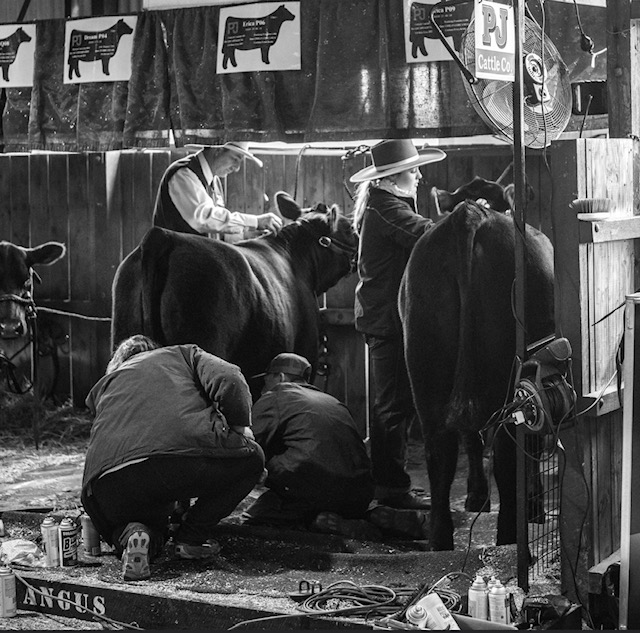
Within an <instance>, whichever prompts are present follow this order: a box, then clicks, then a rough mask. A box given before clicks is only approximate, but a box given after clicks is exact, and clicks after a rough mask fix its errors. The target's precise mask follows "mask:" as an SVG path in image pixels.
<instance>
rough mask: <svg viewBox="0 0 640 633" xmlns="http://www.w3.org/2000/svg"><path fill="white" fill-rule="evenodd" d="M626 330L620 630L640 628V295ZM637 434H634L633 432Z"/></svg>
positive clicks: (630, 301)
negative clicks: (639, 361)
mask: <svg viewBox="0 0 640 633" xmlns="http://www.w3.org/2000/svg"><path fill="white" fill-rule="evenodd" d="M624 319H625V330H624V394H623V403H622V404H623V407H622V475H621V486H620V488H621V490H620V493H621V494H620V498H621V515H620V607H619V613H618V628H619V629H620V630H628V629H637V628H638V627H640V604H639V603H638V599H637V598H638V596H639V595H640V572H639V571H638V562H639V561H640V495H639V494H638V476H639V475H640V435H638V431H637V429H635V428H634V426H637V425H636V424H635V415H636V413H635V410H636V409H637V406H634V405H636V402H635V399H636V397H637V394H638V382H639V381H640V371H639V370H638V369H637V368H636V366H635V356H636V355H637V353H640V349H637V348H638V347H640V340H636V336H635V330H636V325H637V324H638V323H640V294H638V293H636V294H632V295H627V297H626V304H625V317H624ZM634 431H635V432H634Z"/></svg>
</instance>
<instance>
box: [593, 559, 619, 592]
mask: <svg viewBox="0 0 640 633" xmlns="http://www.w3.org/2000/svg"><path fill="white" fill-rule="evenodd" d="M619 563H620V550H619V549H618V550H616V551H615V552H613V554H610V555H609V556H607V557H606V558H604V559H602V560H601V561H600V562H598V563H597V564H596V565H594V566H593V567H591V568H590V569H589V593H592V594H595V595H597V594H600V593H601V592H602V577H603V576H604V574H605V573H606V572H607V570H608V569H609V567H611V565H615V564H619Z"/></svg>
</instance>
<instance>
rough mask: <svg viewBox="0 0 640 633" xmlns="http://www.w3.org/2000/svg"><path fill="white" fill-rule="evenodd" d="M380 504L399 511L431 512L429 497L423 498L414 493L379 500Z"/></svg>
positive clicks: (404, 493)
mask: <svg viewBox="0 0 640 633" xmlns="http://www.w3.org/2000/svg"><path fill="white" fill-rule="evenodd" d="M378 503H380V505H383V506H388V507H390V508H397V509H398V510H429V509H430V508H431V499H430V498H429V497H421V496H419V495H417V494H416V493H415V492H413V491H409V492H403V493H401V494H399V495H393V496H389V497H384V498H383V499H378Z"/></svg>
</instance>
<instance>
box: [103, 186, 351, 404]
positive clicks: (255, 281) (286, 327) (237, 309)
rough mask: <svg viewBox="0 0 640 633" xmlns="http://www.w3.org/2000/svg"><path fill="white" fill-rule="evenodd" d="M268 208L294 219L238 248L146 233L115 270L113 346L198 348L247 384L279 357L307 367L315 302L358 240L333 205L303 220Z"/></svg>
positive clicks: (282, 197)
mask: <svg viewBox="0 0 640 633" xmlns="http://www.w3.org/2000/svg"><path fill="white" fill-rule="evenodd" d="M276 203H277V205H278V208H279V209H280V212H281V213H282V215H283V216H285V217H288V218H290V219H293V218H294V217H298V216H300V217H299V219H297V220H296V221H295V222H294V223H291V224H288V225H286V226H284V227H283V228H282V230H281V231H280V233H279V234H278V235H267V236H262V237H259V238H255V239H252V240H244V241H242V242H238V243H236V244H227V243H225V242H222V241H219V240H212V239H210V238H206V237H202V236H197V235H186V234H182V233H175V232H173V231H168V230H165V229H160V228H152V229H151V230H150V231H149V232H148V233H147V234H146V235H145V237H144V238H143V239H142V242H141V243H140V245H139V246H138V247H136V248H135V249H134V250H133V251H132V252H131V253H130V254H129V255H128V256H127V257H126V258H125V259H124V260H123V262H122V263H121V264H120V266H119V267H118V270H117V271H116V275H115V278H114V283H113V318H112V344H113V346H115V345H117V344H118V343H119V342H120V341H121V340H123V339H124V338H126V337H128V336H131V335H133V334H145V335H147V336H150V337H151V338H153V339H155V340H157V341H158V342H159V343H161V344H178V343H196V344H197V345H199V346H200V347H202V348H203V349H205V350H207V351H208V352H211V353H213V354H216V355H217V356H220V357H222V358H224V359H226V360H228V361H230V362H232V363H235V364H236V365H239V366H240V368H241V369H242V371H243V373H244V375H245V376H247V377H250V376H253V375H255V374H257V373H260V372H263V371H264V370H265V368H266V366H267V364H268V363H269V361H270V360H271V358H273V356H275V355H276V354H278V353H280V352H296V353H298V354H301V355H302V356H305V357H306V358H308V359H309V361H310V362H311V364H312V365H313V367H314V368H315V366H316V364H317V358H318V335H319V310H318V306H317V302H316V295H317V294H319V293H322V292H325V291H326V290H328V289H329V288H330V287H331V286H333V285H334V284H336V283H337V282H338V281H339V280H340V279H341V278H342V277H344V276H345V275H347V274H348V273H349V272H350V271H351V270H352V264H353V259H354V257H355V253H356V251H357V238H356V235H355V233H354V232H353V230H352V228H351V224H350V221H349V219H348V218H347V217H345V216H343V215H341V214H340V212H339V209H338V208H337V207H336V206H333V207H332V208H331V209H329V210H328V209H327V207H326V205H324V204H320V205H317V206H316V207H315V210H310V211H307V212H305V213H303V210H302V209H301V208H300V207H299V206H298V205H297V204H296V202H295V201H294V200H292V199H291V198H290V197H289V196H288V195H287V194H285V193H283V192H279V193H278V194H276ZM252 386H253V385H252ZM253 387H254V389H253V391H254V395H256V389H257V386H253Z"/></svg>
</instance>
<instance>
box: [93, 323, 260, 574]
mask: <svg viewBox="0 0 640 633" xmlns="http://www.w3.org/2000/svg"><path fill="white" fill-rule="evenodd" d="M86 404H87V407H88V408H89V410H90V411H91V412H92V413H93V415H94V416H95V418H94V421H93V426H92V428H91V438H90V440H89V447H88V449H87V455H86V460H85V466H84V475H83V482H82V495H81V499H82V505H83V506H84V509H85V510H86V512H87V514H88V515H89V516H90V517H91V519H92V521H93V523H94V525H95V527H96V529H97V530H98V532H99V533H100V534H101V535H102V537H103V538H104V540H105V541H106V542H107V543H109V544H110V545H113V546H114V547H115V549H116V552H117V553H118V554H120V555H121V557H122V572H123V579H124V580H143V579H145V578H149V577H150V575H151V574H150V566H149V563H150V560H151V558H152V557H153V556H154V555H157V554H158V553H160V552H161V550H162V548H163V546H164V544H165V541H166V539H167V537H168V532H169V530H168V528H169V526H168V517H169V514H170V513H171V512H172V510H173V509H174V507H175V502H176V501H180V500H183V499H192V498H197V500H196V502H195V503H194V504H193V505H192V506H191V507H189V508H188V510H187V512H186V514H185V515H184V516H183V518H182V524H181V525H180V527H179V528H178V530H177V532H176V534H175V541H176V546H175V554H176V556H177V557H178V558H186V559H203V558H209V557H211V556H214V555H215V554H217V553H218V551H219V546H218V544H217V543H215V541H211V538H212V536H213V533H214V529H215V526H216V525H217V524H218V522H219V521H220V520H221V519H223V518H224V517H226V516H228V515H229V514H231V512H233V510H234V509H235V507H236V506H237V505H238V503H239V502H240V501H241V500H242V499H243V498H244V497H245V496H246V495H248V494H249V492H250V491H251V490H252V489H253V487H254V486H255V485H256V483H258V481H259V480H260V478H261V476H262V474H263V471H264V454H263V452H262V449H261V448H260V446H259V445H258V444H257V443H256V442H255V441H254V439H253V433H252V432H251V428H250V427H251V394H250V392H249V387H248V386H247V383H246V381H245V379H244V378H243V376H242V373H241V372H240V368H239V367H237V366H236V365H232V364H231V363H228V362H226V361H224V360H222V359H221V358H218V357H217V356H213V355H212V354H209V353H208V352H205V351H204V350H202V349H201V348H199V347H198V346H197V345H172V346H168V347H158V344H157V343H155V342H154V341H152V340H151V339H149V338H147V337H146V336H142V335H140V334H137V335H135V336H132V337H130V338H128V339H125V340H124V341H123V342H122V343H121V344H120V345H119V346H118V347H117V348H116V351H115V352H114V354H113V356H112V358H111V361H110V362H109V364H108V365H107V371H106V374H105V375H104V376H103V377H102V378H101V379H100V380H99V381H98V382H97V383H96V384H95V385H94V387H93V388H92V389H91V391H90V392H89V395H88V396H87V399H86Z"/></svg>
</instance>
